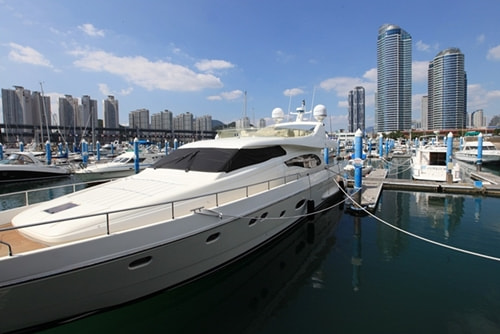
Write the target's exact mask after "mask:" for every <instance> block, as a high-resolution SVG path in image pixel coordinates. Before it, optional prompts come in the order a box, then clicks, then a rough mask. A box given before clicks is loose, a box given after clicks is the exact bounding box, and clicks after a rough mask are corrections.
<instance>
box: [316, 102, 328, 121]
mask: <svg viewBox="0 0 500 334" xmlns="http://www.w3.org/2000/svg"><path fill="white" fill-rule="evenodd" d="M313 115H314V118H316V120H317V121H318V122H321V121H323V120H324V119H325V118H326V107H325V106H324V105H322V104H318V105H317V106H316V107H314V110H313Z"/></svg>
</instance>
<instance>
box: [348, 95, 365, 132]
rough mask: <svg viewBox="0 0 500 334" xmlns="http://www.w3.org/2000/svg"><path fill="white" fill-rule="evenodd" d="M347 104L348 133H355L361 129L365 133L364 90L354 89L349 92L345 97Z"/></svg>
mask: <svg viewBox="0 0 500 334" xmlns="http://www.w3.org/2000/svg"><path fill="white" fill-rule="evenodd" d="M347 103H348V114H347V118H348V129H347V131H349V132H356V130H358V129H361V131H363V132H364V131H365V89H364V88H363V87H360V86H358V87H355V88H354V89H353V90H351V91H349V95H348V97H347Z"/></svg>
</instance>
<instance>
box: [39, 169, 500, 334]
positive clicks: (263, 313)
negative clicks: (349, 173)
mask: <svg viewBox="0 0 500 334" xmlns="http://www.w3.org/2000/svg"><path fill="white" fill-rule="evenodd" d="M395 171H396V172H395ZM409 173H410V172H409V170H408V169H407V168H406V167H405V166H404V164H398V163H397V162H394V163H392V165H391V171H390V173H389V174H390V175H391V177H397V178H406V177H408V175H409ZM499 205H500V199H499V198H492V197H473V196H464V195H452V194H434V193H419V192H401V191H399V192H396V191H388V190H384V191H383V194H382V197H381V200H380V203H379V205H378V207H377V210H376V212H375V216H376V218H375V217H373V216H370V215H367V216H364V217H354V216H351V215H348V214H346V213H344V210H343V207H342V206H341V205H339V206H336V207H334V208H332V209H330V210H329V211H327V212H325V213H324V214H321V215H317V216H316V217H315V219H314V220H313V221H310V222H303V223H302V224H301V225H299V226H298V227H297V228H296V229H294V230H293V231H291V232H290V233H288V234H287V235H286V236H284V237H283V238H281V239H280V240H278V241H277V242H274V243H273V244H272V245H270V246H269V247H266V248H264V249H262V250H260V251H259V252H257V253H255V254H252V255H251V256H249V257H247V258H245V259H243V260H242V261H239V262H237V263H234V264H232V265H230V266H228V267H226V268H224V269H222V270H220V271H218V272H216V273H213V274H211V275H208V276H206V277H204V278H202V279H200V280H198V281H195V282H193V283H190V284H187V285H184V286H182V287H179V288H177V289H174V290H171V291H165V292H162V293H159V294H156V295H154V296H152V297H149V298H145V299H143V300H140V301H137V302H134V303H131V304H128V305H125V306H121V307H119V308H116V309H113V310H109V311H106V312H102V313H98V314H95V315H92V316H89V317H86V318H82V319H79V320H76V321H73V322H70V323H67V324H64V325H60V326H57V327H53V328H50V329H46V330H44V331H41V333H47V334H48V333H68V332H71V333H89V332H106V333H138V332H145V333H159V332H161V333H166V332H168V333H200V332H207V331H208V332H220V333H500V283H499V282H500V261H499V259H500V221H499V220H498V216H497V214H498V210H497V208H498V206H499ZM393 226H395V227H397V228H399V229H401V231H400V230H396V229H394V228H393ZM402 231H404V232H402ZM55 297H56V296H55Z"/></svg>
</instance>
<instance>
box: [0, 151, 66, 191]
mask: <svg viewBox="0 0 500 334" xmlns="http://www.w3.org/2000/svg"><path fill="white" fill-rule="evenodd" d="M68 176H70V170H69V169H68V168H65V167H62V166H57V165H47V164H46V163H43V162H42V161H40V160H39V159H38V158H37V157H36V156H35V154H33V153H32V152H29V151H22V152H21V151H19V152H12V153H10V154H9V156H8V157H7V158H6V159H3V160H1V161H0V183H7V182H25V181H35V180H42V179H52V178H58V177H68Z"/></svg>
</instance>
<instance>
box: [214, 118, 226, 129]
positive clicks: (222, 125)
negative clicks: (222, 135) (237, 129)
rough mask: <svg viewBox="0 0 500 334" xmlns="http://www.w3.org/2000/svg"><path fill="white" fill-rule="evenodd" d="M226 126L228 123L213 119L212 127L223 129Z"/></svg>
mask: <svg viewBox="0 0 500 334" xmlns="http://www.w3.org/2000/svg"><path fill="white" fill-rule="evenodd" d="M225 126H226V124H224V123H222V122H221V121H218V120H216V119H213V120H212V129H214V130H217V129H222V128H224V127H225Z"/></svg>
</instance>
